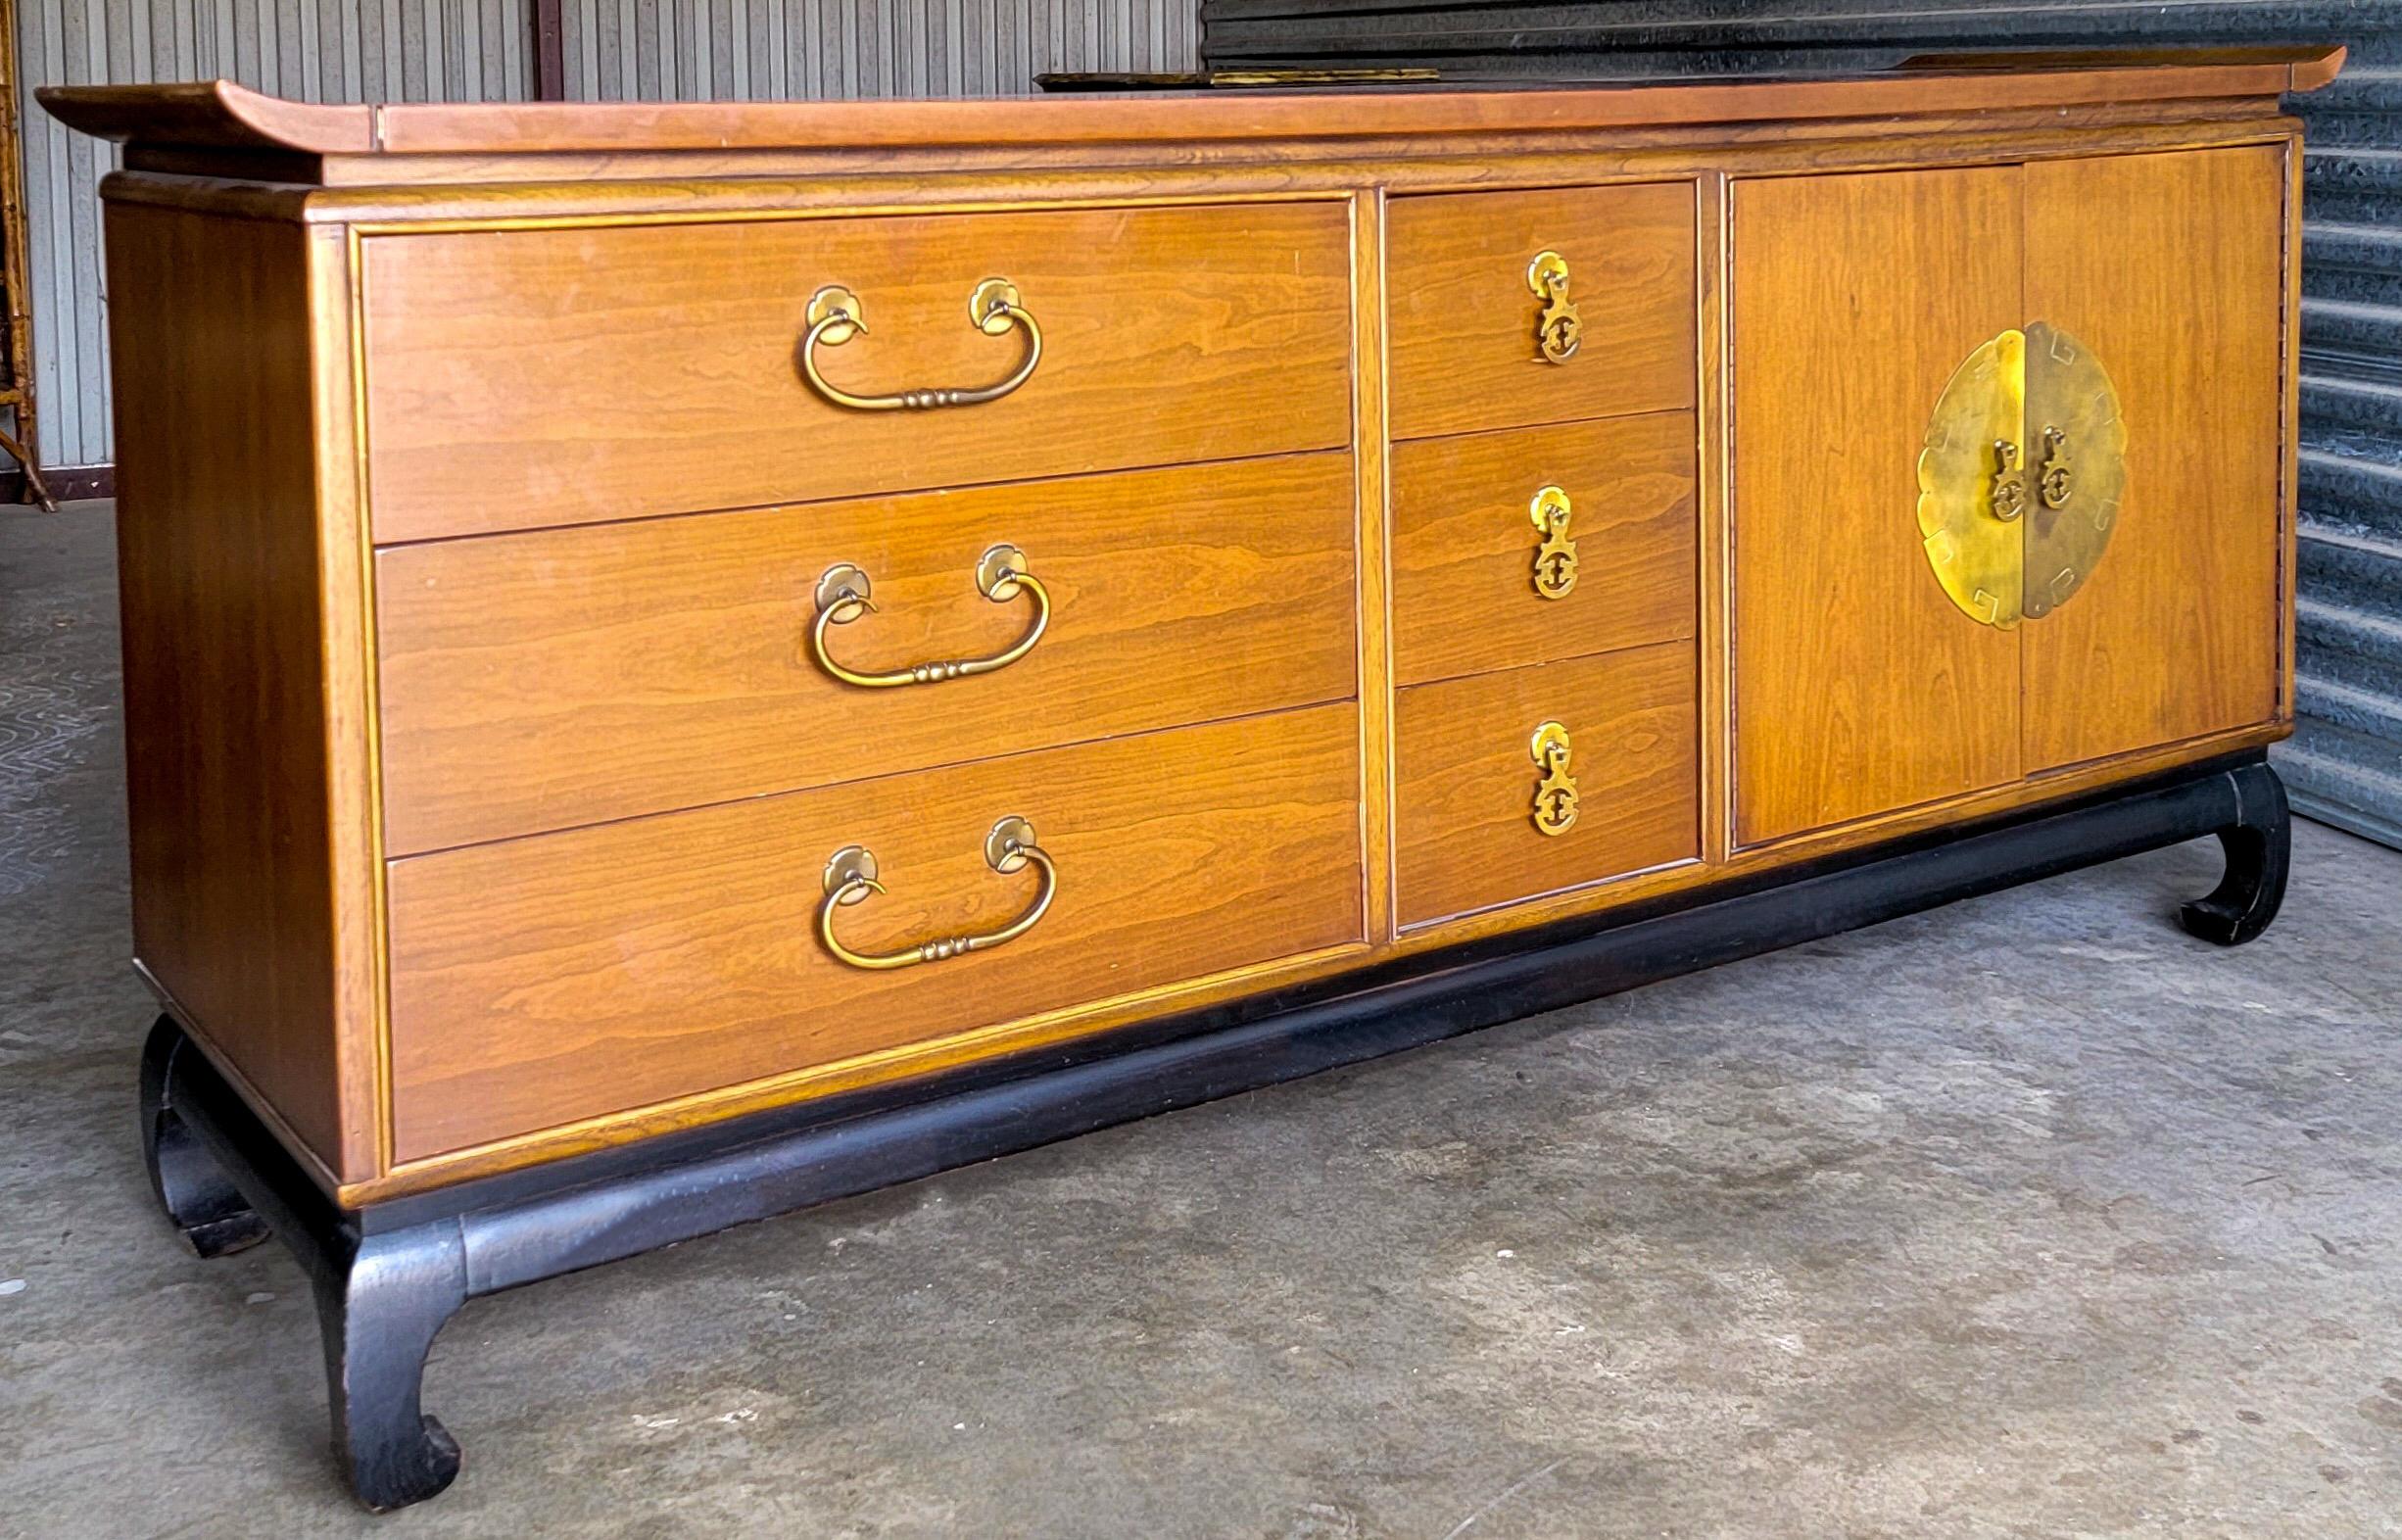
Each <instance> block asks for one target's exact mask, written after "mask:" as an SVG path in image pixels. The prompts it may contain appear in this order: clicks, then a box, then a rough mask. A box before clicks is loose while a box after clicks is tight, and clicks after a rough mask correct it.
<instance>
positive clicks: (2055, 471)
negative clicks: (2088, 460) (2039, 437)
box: [2035, 428, 2071, 508]
mask: <svg viewBox="0 0 2402 1540" xmlns="http://www.w3.org/2000/svg"><path fill="white" fill-rule="evenodd" d="M2070 469H2071V466H2070V465H2069V462H2068V435H2067V434H2065V433H2063V432H2061V431H2060V430H2059V429H2058V428H2045V429H2044V430H2043V470H2042V474H2041V475H2039V476H2038V477H2037V478H2036V483H2035V484H2036V490H2037V492H2038V494H2039V495H2040V496H2041V497H2042V499H2043V505H2044V506H2045V507H2047V508H2058V507H2066V506H2067V505H2068V491H2069V487H2068V481H2069V471H2070Z"/></svg>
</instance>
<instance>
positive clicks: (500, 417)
mask: <svg viewBox="0 0 2402 1540" xmlns="http://www.w3.org/2000/svg"><path fill="white" fill-rule="evenodd" d="M2338 62H2339V56H2336V55H2319V54H2311V55H2302V54H2275V53H2266V52H2255V53H2247V54H2235V55H2193V56H2185V57H2177V58H2168V59H2162V58H2158V57H2152V58H2146V59H2142V60H2135V61H2129V62H2127V63H2125V64H2120V65H2116V66H2113V65H2111V64H2110V63H2108V62H2107V61H2094V60H2086V61H2082V62H2071V61H2061V62H2053V63H2051V64H2048V65H2045V64H2042V63H2041V62H2022V63H2021V64H2019V65H2018V66H2017V67H2015V68H2006V69H2002V68H1992V67H1991V66H1990V64H1989V65H1979V64H1976V63H1975V62H1969V61H1954V62H1952V63H1951V64H1949V65H1946V64H1943V63H1941V62H1935V63H1931V64H1930V65H1929V66H1928V67H1927V68H1923V69H1912V70H1905V71H1901V72H1895V73H1892V74H1889V75H1884V76H1878V77H1874V78H1866V79H1859V80H1850V81H1833V82H1829V81H1818V82H1749V83H1743V84H1734V85H1689V86H1647V87H1639V88H1617V89H1573V88H1529V89H1517V90H1479V91H1470V90H1450V89H1440V88H1436V89H1422V90H1413V89H1399V88H1386V89H1369V90H1346V91H1329V92H1323V93H1316V94H1313V93H1311V92H1307V91H1221V92H1217V93H1200V94H1190V95H1148V96H1146V95H1134V96H1126V97H1115V98H1101V97H1079V98H1069V99H1058V98H1054V99H1035V100H1027V101H1017V102H1002V103H932V102H923V103H889V104H878V105H831V104H755V105H716V106H708V105H674V106H637V105H625V106H593V107H584V106H457V107H440V106H394V107H380V108H378V107H324V106H303V105H299V104H293V103H286V102H279V101H274V100H271V99H267V98H264V97H260V96H256V95H253V94H250V93H248V92H245V91H243V90H241V89H239V88H237V87H233V86H229V85H194V86H158V87H122V88H119V87H108V88H79V89H71V90H60V91H51V92H46V93H44V98H43V99H44V101H45V102H46V104H47V105H48V106H49V107H50V110H51V111H52V112H54V113H55V114H57V115H58V116H60V117H61V118H63V119H65V120H67V121H68V122H70V123H71V124H73V125H74V126H76V127H79V128H83V129H86V130H88V131H91V132H94V133H100V134H105V135H107V136H110V137H113V138H117V139H120V140H122V141H124V142H125V144H126V149H125V169H123V170H121V171H120V172H118V173H117V174H115V175H114V176H112V177H111V178H110V179H109V180H108V182H107V183H106V185H105V187H104V194H105V197H106V199H107V225H106V239H107V245H108V254H109V285H110V296H111V316H112V322H111V325H112V330H111V346H112V349H113V352H114V366H115V389H116V402H117V418H118V443H119V456H120V463H119V485H120V492H121V500H120V551H121V574H122V604H123V613H124V634H125V689H126V703H127V744H128V761H129V763H128V771H129V780H130V802H131V828H132V855H133V899H134V921H135V933H136V947H137V952H138V957H139V965H140V966H141V968H142V969H143V971H144V973H145V976H146V978H147V979H148V980H149V982H150V983H151V984H152V986H153V987H155V988H156V990H157V991H158V993H159V995H160V998H161V1000H162V1001H163V1003H164V1006H165V1009H166V1012H167V1015H166V1016H165V1017H164V1018H163V1019H162V1022H161V1025H160V1027H159V1028H158V1029H157V1030H156V1032H155V1033H154V1035H153V1038H152V1042H151V1048H150V1051H149V1054H148V1056H147V1059H146V1064H145V1072H144V1086H145V1097H144V1132H145V1137H146V1140H147V1141H148V1144H149V1148H150V1153H151V1159H152V1168H153V1171H154V1173H155V1174H156V1176H157V1179H158V1181H159V1186H160V1191H161V1196H162V1198H163V1200H164V1201H165V1202H166V1204H167V1206H168V1211H169V1213H170V1214H171V1215H172V1216H173V1217H174V1218H175V1220H176V1221H177V1223H178V1224H179V1225H180V1226H181V1227H182V1228H183V1229H184V1231H185V1232H186V1233H187V1235H189V1236H190V1237H191V1238H192V1239H193V1241H194V1243H195V1244H196V1245H197V1246H199V1247H200V1248H201V1249H202V1250H203V1251H204V1252H214V1251H218V1250H224V1249H229V1248H231V1247H232V1246H235V1245H239V1244H243V1243H246V1242H248V1241H251V1240H255V1239H258V1238H260V1237H261V1236H263V1235H264V1234H265V1233H267V1232H268V1231H269V1230H272V1231H274V1232H277V1233H279V1234H281V1235H282V1236H283V1238H284V1239H286V1240H287V1241H288V1242H290V1243H291V1244H292V1245H293V1246H294V1247H295V1249H296V1250H298V1251H299V1252H300V1253H301V1254H302V1255H303V1257H304V1259H305V1260H307V1261H308V1262H309V1263H310V1265H311V1266H312V1269H313V1270H314V1271H315V1273H316V1275H317V1277H318V1279H319V1293H320V1299H321V1302H322V1304H323V1308H324V1315H325V1323H326V1331H327V1338H328V1347H329V1363H330V1364H331V1365H332V1366H333V1377H332V1384H333V1390H334V1403H335V1413H336V1427H337V1443H338V1445H339V1446H340V1449H341V1452H342V1455H343V1458H344V1461H345V1463H346V1468H348V1470H349V1472H350V1474H351V1476H352V1478H353V1480H354V1482H355V1483H356V1485H357V1487H358V1489H359V1491H360V1495H361V1496H362V1497H364V1498H365V1499H366V1500H367V1501H368V1502H370V1503H371V1504H373V1505H375V1506H389V1505H393V1504H398V1503H403V1502H408V1501H411V1500H414V1499H416V1498H419V1497H423V1496H427V1495H430V1494H431V1493H432V1492H434V1491H438V1490H440V1488H441V1487H442V1486H443V1485H444V1484H446V1483H447V1482H448V1481H449V1480H450V1478H451V1476H452V1474H453V1473H454V1472H455V1471H456V1468H457V1463H458V1456H457V1451H456V1445H455V1444H453V1443H452V1442H451V1441H450V1439H449V1435H448V1434H447V1433H445V1432H444V1431H443V1430H442V1428H441V1426H440V1424H439V1423H437V1422H433V1421H432V1420H430V1419H423V1420H421V1419H420V1414H419V1411H418V1405H417V1372H418V1367H419V1365H420V1364H421V1362H422V1359H423V1356H424V1352H425V1348H426V1345H427V1344H428V1343H430V1341H431V1339H432V1337H433V1334H434V1332H435V1331H436V1330H438V1329H439V1328H440V1326H441V1324H442V1322H443V1321H444V1320H445V1319H447V1317H448V1315H449V1314H450V1312H451V1311H452V1310H453V1309H455V1308H456V1305H457V1303H458V1302H459V1301H460V1300H462V1299H464V1298H466V1297H468V1296H470V1295H473V1294H478V1293H483V1292H488V1291H490V1290H492V1289H495V1288H501V1287H507V1286H510V1285H511V1284H514V1283H518V1282H524V1281H530V1280H532V1279H534V1278H538V1277H541V1276H546V1275H551V1274H554V1273H557V1272H561V1271H564V1270H566V1269H568V1268H571V1267H577V1266H582V1265H585V1264H587V1263H590V1262H595V1261H600V1260H605V1259H606V1258H608V1257H612V1256H621V1255H625V1254H627V1253H629V1252H631V1251H636V1250H640V1249H643V1248H644V1247H647V1246H649V1245H655V1244H658V1243H661V1242H663V1241H665V1240H671V1239H677V1238H682V1237H684V1236H688V1235H693V1234H697V1233H701V1232H704V1231H705V1230H708V1229H710V1228H715V1227H721V1226H723V1225H725V1224H729V1223H734V1222H736V1221H739V1220H743V1219H747V1218H754V1217H758V1216H760V1215H764V1214H768V1213H774V1212H779V1211H781V1210H783V1209H788V1208H791V1207H793V1206H795V1205H796V1204H799V1203H803V1202H810V1201H816V1200H818V1199H822V1198H824V1197H827V1196H832V1195H837V1194H839V1193H842V1192H848V1191H856V1190H860V1189H862V1188H864V1187H866V1186H871V1185H874V1184H877V1183H879V1182H882V1181H888V1180H892V1179H901V1178H905V1177H908V1176H913V1175H918V1174H921V1173H923V1172H926V1171H931V1170H935V1169H938V1168H939V1167H941V1166H943V1165H947V1164H952V1163H955V1162H956V1161H958V1160H963V1159H970V1158H975V1157H977V1156H980V1155H985V1154H990V1153H995V1152H998V1151H1002V1150H1006V1149H1011V1148H1020V1147H1024V1146H1025V1145H1028V1144H1031V1143H1034V1142H1038V1141H1040V1140H1042V1139H1045V1138H1052V1137H1058V1136H1061V1135H1063V1134H1066V1133H1070V1132H1074V1131H1078V1130H1081V1129H1084V1128H1090V1127H1095V1126H1098V1125H1100V1124H1102V1123H1106V1122H1110V1121H1113V1120H1115V1119H1119V1118H1124V1117H1129V1116H1136V1115H1139V1114H1140V1113H1142V1112H1145V1111H1151V1110H1157V1109H1159V1108H1161V1107H1166V1106H1174V1105H1179V1104H1182V1103H1185V1102H1189V1101H1193V1100H1198V1099H1201V1098H1202V1097H1205V1096H1209V1095H1215V1094H1222V1093H1224V1092H1225V1091H1227V1090H1230V1089H1235V1088H1239V1087H1241V1086H1244V1085H1249V1084H1257V1083H1263V1082H1265V1081H1269V1080H1274V1079H1279V1078H1283V1077H1286V1076H1290V1075H1296V1074H1303V1073H1307V1072H1309V1071H1311V1070H1314V1069H1318V1068H1322V1067H1325V1066H1326V1065H1329V1064H1333V1063H1340V1062H1346V1061H1348V1060H1352V1059H1358V1058H1362V1057H1366V1056H1369V1055H1370V1054H1373V1053H1377V1052H1384V1051H1389V1050H1391V1049H1393V1048H1397V1047H1402V1046H1407V1045H1409V1044H1411V1043H1415V1042H1421V1041H1425V1040H1429V1039H1431V1038H1433V1037H1437V1036H1441V1035H1446V1034H1448V1033H1452V1032H1458V1031H1464V1030H1466V1029H1468V1028H1471V1027H1475V1026H1480V1025H1484V1024H1486V1023H1488V1022H1491V1021H1494V1020H1498V1019H1501V1018H1503V1017H1506V1016H1509V1015H1512V1014H1517V1013H1520V1012H1523V1011H1527V1010H1533V1009H1540V1008H1544V1007H1546V1006H1549V1005H1556V1004H1560V1003H1565V1002H1566V1001H1569V1000H1573V999H1577V998H1582V997H1586V996H1589V995H1592V994H1594V993H1598V992H1602V991H1605V990H1608V989H1611V988H1617V987H1626V986H1628V985H1630V984H1635V983H1640V982H1642V981H1644V980H1646V979H1650V978H1657V977H1661V976H1664V975H1665V974H1668V973H1673V972H1677V971H1681V970H1683V969H1686V968H1691V967H1697V966H1704V965H1706V964H1708V963H1710V962H1713V961H1717V960H1722V959H1723V958H1726V957H1730V956H1736V955H1742V954H1743V953H1745V952H1747V951H1755V950H1759V949H1763V948H1765V947H1768V946H1773V945H1777V944H1783V943H1785V942H1788V941H1791V940H1794V939H1798V938H1804V937H1808V936H1815V935H1823V934H1827V933H1828V932H1830V931H1834V930H1840V929H1843V928H1845V927H1847V926H1850V925H1856V924H1861V923H1866V922H1868V921H1871V920H1874V919H1878V918H1882V917H1884V916H1886V915H1888V914H1893V913H1898V912H1902V911H1904V910H1907V909H1910V908H1914V907H1922V906H1924V905H1926V904H1930V903H1936V902H1942V901H1946V899H1949V898H1952V897H1957V896H1960V895H1962V894H1965V893H1968V892H1974V891H1982V890H1988V889H1991V888H1994V887H1997V886H2001V885H2004V884H2006V883H2009V882H2012V881H2017V880H2021V879H2023V878H2026V877H2031V876H2036V875H2041V874H2043V873H2046V872H2050V871H2056V870H2061V869H2065V868H2067V867H2069V866H2074V865H2077V864H2081V863H2083V862H2086V861H2091V860H2098V859H2103V858H2107V857H2109V856H2112V855H2116V854H2121V853H2126V852H2128V851H2131V850H2135V849H2140V848H2144V847H2147V846H2150V845H2157V844H2160V843H2165V842H2171V841H2174V840H2180V839H2186V838H2191V837H2193V836H2196V835H2201V834H2209V833H2217V834H2220V835H2221V836H2222V838H2223V839H2224V840H2225V842H2226V843H2227V847H2228V851H2229V855H2230V870H2229V876H2228V881H2227V883H2226V884H2225V885H2223V886H2222V888H2221V889H2220V890H2219V891H2218V892H2217V893H2214V894H2213V895H2211V897H2210V898H2209V899H2206V900H2204V901H2202V902H2201V903H2199V904H2197V905H2194V906H2192V907H2191V908H2189V909H2188V911H2187V916H2186V918H2187V923H2188V926H2189V927H2190V928H2192V929H2195V930H2197V931H2199V932H2201V933H2203V934H2206V935H2209V936H2211V937H2212V938H2216V939H2220V940H2235V939H2243V938H2248V937H2249V936H2251V935H2253V934H2257V932H2258V931H2259V930H2260V929H2261V928H2262V927H2263V926H2265V925H2266V924H2267V923H2268V921H2269V919H2270V918H2271V917H2272V916H2273V914H2274V912H2275V909H2276V906H2277V902H2278V898H2279V895H2280V894H2281V893H2282V885H2283V875H2284V852H2285V844H2284V838H2285V836H2284V822H2283V819H2284V812H2283V803H2282V794H2280V793H2279V792H2278V788H2277V783H2276V780H2275V777H2274V776H2273V775H2272V774H2271V773H2270V772H2269V770H2268V769H2267V767H2266V765H2265V763H2264V762H2263V761H2262V758H2261V756H2262V753H2263V750H2264V749H2265V747H2266V746H2267V745H2268V744H2270V743H2271V742H2272V741H2274V740H2276V739H2278V738H2280V737H2282V736H2283V735H2284V733H2285V732H2286V731H2287V729H2288V726H2289V723H2290V716H2291V709H2292V688H2291V677H2292V676H2291V668H2292V647H2291V640H2290V637H2291V629H2290V628H2291V616H2292V604H2291V584H2292V534H2293V498H2294V469H2293V467H2294V438H2293V429H2292V422H2293V415H2294V413H2293V401H2294V389H2295V384H2294V382H2295V378H2296V374H2295V350H2296V325H2295V317H2296V313H2297V312H2296V298H2295V297H2296V294H2297V292H2298V289H2297V284H2296V277H2295V262H2296V257H2297V247H2298V240H2297V236H2296V232H2297V230H2298V212H2297V211H2298V201H2297V186H2298V182H2297V178H2298V173H2299V143H2298V138H2297V132H2298V130H2297V127H2296V125H2295V123H2294V122H2293V120H2290V119H2288V118H2284V117H2282V116H2280V115H2279V110H2278V97H2279V95H2280V93H2282V92H2284V91H2287V90H2290V89H2309V88H2312V87H2314V86H2316V85H2318V84H2321V83H2324V82H2325V81H2326V80H2328V79H2330V78H2331V77H2332V75H2333V73H2334V70H2335V68H2336V66H2337V64H2338Z"/></svg>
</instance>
